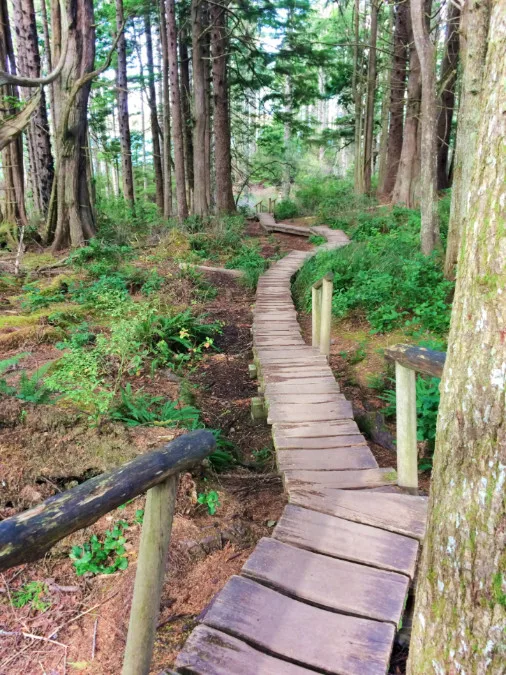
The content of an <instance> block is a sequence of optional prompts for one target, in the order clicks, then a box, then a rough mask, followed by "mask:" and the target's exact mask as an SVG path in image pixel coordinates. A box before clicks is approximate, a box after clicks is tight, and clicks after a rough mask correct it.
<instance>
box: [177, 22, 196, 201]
mask: <svg viewBox="0 0 506 675" xmlns="http://www.w3.org/2000/svg"><path fill="white" fill-rule="evenodd" d="M181 32H182V34H181V37H180V39H179V69H180V77H181V112H182V116H183V147H184V162H185V166H186V180H187V186H188V203H189V204H192V203H193V185H194V180H193V119H192V113H191V100H192V91H191V86H190V58H189V56H188V45H187V39H188V36H187V30H186V29H184V30H182V31H181Z"/></svg>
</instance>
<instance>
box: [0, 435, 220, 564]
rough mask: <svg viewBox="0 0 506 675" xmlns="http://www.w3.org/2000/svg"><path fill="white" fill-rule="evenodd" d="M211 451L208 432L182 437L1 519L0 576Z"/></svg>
mask: <svg viewBox="0 0 506 675" xmlns="http://www.w3.org/2000/svg"><path fill="white" fill-rule="evenodd" d="M214 448H215V440H214V436H213V434H212V433H211V432H210V431H194V432H191V433H189V434H185V435H184V436H180V437H179V438H177V439H176V440H174V441H172V442H171V443H168V444H167V445H165V446H164V447H163V448H160V449H159V450H155V451H153V452H150V453H148V454H146V455H141V456H140V457H137V458H136V459H134V460H132V461H131V462H128V463H127V464H124V465H123V466H121V467H119V468H117V469H113V470H112V471H108V472H107V473H103V474H101V475H100V476H96V477H95V478H91V479H90V480H87V481H86V482H85V483H82V484H81V485H78V486H77V487H75V488H72V489H71V490H67V491H66V492H63V493H61V494H58V495H55V496H54V497H50V498H49V499H46V501H44V502H42V503H41V504H39V505H38V506H35V507H34V508H32V509H29V510H28V511H23V512H22V513H19V514H17V515H15V516H12V517H11V518H6V519H5V520H3V521H2V522H0V572H1V571H4V570H6V569H8V568H9V567H13V566H14V565H20V564H21V563H26V562H31V561H32V560H37V559H38V558H41V557H42V556H43V555H44V554H45V553H46V552H47V551H48V550H49V549H50V548H51V547H52V546H54V544H56V543H57V542H58V541H60V539H63V538H64V537H66V536H67V535H69V534H71V533H72V532H75V531H76V530H80V529H82V528H83V527H87V526H88V525H91V524H92V523H94V522H96V521H97V520H98V519H99V518H101V517H102V516H103V515H105V514H106V513H108V512H109V511H112V510H113V509H115V508H117V507H118V506H121V505H122V504H124V503H125V502H127V501H128V500H129V499H133V498H134V497H137V496H138V495H140V494H142V493H143V492H145V491H146V490H149V489H150V488H152V487H153V486H155V485H158V484H159V483H163V482H164V481H166V480H167V479H168V478H169V477H171V476H176V475H177V474H178V473H179V472H180V471H184V470H186V469H188V468H190V467H191V466H194V465H195V464H197V463H198V462H200V461H202V460H203V459H204V458H205V457H207V455H209V454H210V453H211V452H212V451H213V450H214Z"/></svg>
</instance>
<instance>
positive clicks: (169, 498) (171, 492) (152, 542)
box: [122, 475, 178, 675]
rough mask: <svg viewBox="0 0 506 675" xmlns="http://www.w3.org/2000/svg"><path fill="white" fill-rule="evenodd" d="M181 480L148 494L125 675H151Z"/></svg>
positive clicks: (174, 478) (174, 477)
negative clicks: (166, 566)
mask: <svg viewBox="0 0 506 675" xmlns="http://www.w3.org/2000/svg"><path fill="white" fill-rule="evenodd" d="M177 481H178V477H177V475H176V476H170V478H168V479H167V480H166V481H164V482H163V483H160V484H159V485H156V486H155V487H153V488H151V490H149V491H148V493H147V497H146V508H145V512H144V522H143V525H142V534H141V543H140V547H139V559H138V562H137V573H136V575H135V586H134V594H133V599H132V608H131V610H130V623H129V625H128V636H127V643H126V649H125V657H124V661H123V671H122V675H148V673H149V670H150V666H151V658H152V653H153V644H154V642H155V634H156V624H157V621H158V614H159V611H160V595H161V592H162V587H163V581H164V578H165V565H166V561H167V553H168V549H169V542H170V532H171V529H172V519H173V516H174V505H175V502H176V493H177Z"/></svg>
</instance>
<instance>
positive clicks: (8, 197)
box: [0, 0, 28, 226]
mask: <svg viewBox="0 0 506 675" xmlns="http://www.w3.org/2000/svg"><path fill="white" fill-rule="evenodd" d="M0 69H1V70H3V71H5V72H6V73H10V74H12V75H15V74H16V72H17V71H16V62H15V60H14V49H13V45H12V34H11V29H10V22H9V11H8V8H7V0H0ZM0 90H1V93H2V96H4V97H5V99H4V101H3V105H2V108H3V110H2V113H3V115H5V116H7V117H8V116H10V115H13V114H15V113H16V111H17V101H19V96H18V91H17V88H16V87H15V86H13V85H10V84H9V85H6V86H4V87H1V88H0ZM0 122H1V120H0ZM2 169H3V174H4V192H5V204H4V212H3V217H4V220H6V221H7V222H9V223H12V224H17V225H21V226H24V225H27V224H28V218H27V215H26V210H25V180H24V168H23V138H22V136H21V135H19V136H17V137H16V138H15V139H14V140H13V141H11V143H10V144H9V145H8V146H7V147H6V148H4V150H3V151H2Z"/></svg>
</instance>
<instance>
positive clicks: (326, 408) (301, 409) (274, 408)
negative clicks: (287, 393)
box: [267, 401, 353, 424]
mask: <svg viewBox="0 0 506 675" xmlns="http://www.w3.org/2000/svg"><path fill="white" fill-rule="evenodd" d="M346 418H350V419H351V418H353V411H352V409H351V403H350V402H349V401H336V402H335V403H320V404H318V403H316V404H313V403H287V404H286V405H285V404H284V403H273V404H272V405H271V406H270V407H269V416H268V418H267V422H268V423H269V424H274V423H275V422H300V421H302V422H306V421H310V422H318V421H321V422H326V421H328V420H333V419H346Z"/></svg>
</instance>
